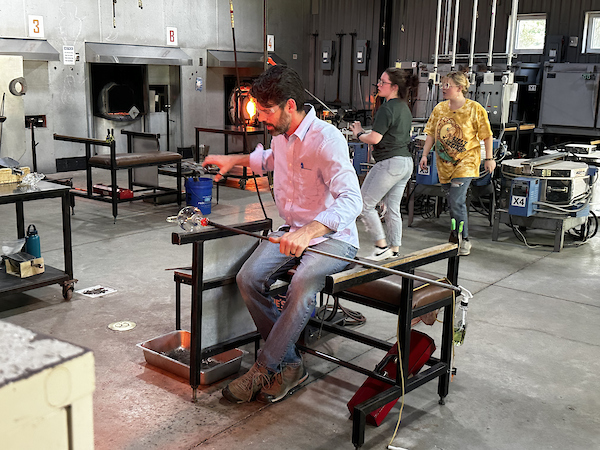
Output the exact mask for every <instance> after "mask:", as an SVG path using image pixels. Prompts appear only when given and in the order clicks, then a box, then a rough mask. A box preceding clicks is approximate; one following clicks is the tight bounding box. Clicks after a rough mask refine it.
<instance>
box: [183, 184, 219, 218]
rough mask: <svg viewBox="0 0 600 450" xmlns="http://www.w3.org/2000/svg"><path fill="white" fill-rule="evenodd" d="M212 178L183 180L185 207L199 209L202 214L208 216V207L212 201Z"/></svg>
mask: <svg viewBox="0 0 600 450" xmlns="http://www.w3.org/2000/svg"><path fill="white" fill-rule="evenodd" d="M212 187H213V181H212V178H198V181H194V179H193V178H186V180H185V203H186V205H187V206H195V207H196V208H200V211H202V214H204V215H207V214H210V205H211V201H212Z"/></svg>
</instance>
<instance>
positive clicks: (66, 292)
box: [63, 285, 74, 301]
mask: <svg viewBox="0 0 600 450" xmlns="http://www.w3.org/2000/svg"><path fill="white" fill-rule="evenodd" d="M73 291H74V288H73V286H72V285H69V286H63V298H64V299H65V300H67V301H70V300H71V299H72V298H73Z"/></svg>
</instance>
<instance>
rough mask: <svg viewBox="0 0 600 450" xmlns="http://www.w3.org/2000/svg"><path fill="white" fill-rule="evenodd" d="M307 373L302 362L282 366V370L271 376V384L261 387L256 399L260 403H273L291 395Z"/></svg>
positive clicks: (304, 379) (306, 376)
mask: <svg viewBox="0 0 600 450" xmlns="http://www.w3.org/2000/svg"><path fill="white" fill-rule="evenodd" d="M307 378H308V373H307V372H306V370H305V369H304V363H302V362H300V365H299V366H295V365H294V366H284V368H283V370H282V371H281V372H279V373H276V374H275V375H273V377H272V378H271V384H270V385H269V386H267V387H265V388H263V389H262V390H261V391H260V393H259V394H258V395H257V396H256V400H258V401H259V402H262V403H275V402H278V401H280V400H283V399H284V398H286V397H287V396H288V395H292V394H293V393H294V392H295V391H296V390H297V389H299V388H300V385H301V384H302V383H303V382H304V381H306V379H307Z"/></svg>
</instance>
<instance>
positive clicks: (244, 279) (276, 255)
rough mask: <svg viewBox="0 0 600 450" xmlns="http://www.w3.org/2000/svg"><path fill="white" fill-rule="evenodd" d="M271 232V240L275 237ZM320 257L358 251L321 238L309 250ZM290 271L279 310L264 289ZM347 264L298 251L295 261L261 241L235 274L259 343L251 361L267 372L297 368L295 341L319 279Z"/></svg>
mask: <svg viewBox="0 0 600 450" xmlns="http://www.w3.org/2000/svg"><path fill="white" fill-rule="evenodd" d="M283 233H284V232H283V231H276V232H275V233H273V234H271V236H274V235H275V236H281V235H283ZM311 248H315V249H318V250H321V251H323V252H326V253H331V254H334V255H338V256H344V257H346V258H350V259H353V258H354V256H355V255H356V252H357V251H358V249H357V248H356V247H354V246H352V245H350V244H348V243H346V242H343V241H339V240H336V239H327V240H326V241H324V242H321V243H319V244H317V245H314V246H311ZM296 265H297V268H296V272H295V274H294V276H293V277H292V281H291V282H290V285H289V286H288V289H287V294H286V301H285V305H284V307H283V311H281V312H280V311H279V310H278V309H277V307H276V306H275V303H274V301H273V299H272V298H271V296H270V295H269V288H270V286H271V285H272V284H273V283H274V282H275V281H276V280H277V278H278V277H279V276H281V275H283V274H285V273H287V271H288V270H289V269H291V268H292V267H294V266H296ZM347 265H348V263H347V262H346V261H341V260H339V259H334V258H331V257H329V256H323V255H319V254H317V253H312V252H308V251H307V252H304V254H303V255H302V256H301V257H300V258H295V257H290V256H286V255H283V254H281V253H280V252H279V244H273V243H272V242H269V241H261V242H260V244H259V246H258V248H257V249H256V250H255V251H254V252H253V253H252V255H250V258H248V260H247V261H246V262H245V263H244V265H243V266H242V268H241V269H240V271H239V272H238V274H237V277H236V280H237V284H238V287H239V289H240V292H241V294H242V298H243V299H244V302H245V303H246V306H247V307H248V311H249V312H250V315H251V316H252V319H253V320H254V323H255V324H256V328H257V329H258V331H259V333H260V334H261V336H262V338H263V339H264V340H265V344H264V346H263V348H262V350H261V352H260V354H259V355H258V359H257V362H258V364H260V365H261V366H263V367H266V368H267V369H269V370H270V371H272V372H280V371H281V369H282V368H283V366H286V365H290V364H291V365H295V364H300V363H301V361H302V358H301V357H300V354H299V353H298V351H297V349H296V341H297V340H298V338H299V337H300V333H302V330H304V327H305V326H306V324H307V323H308V320H309V319H310V317H311V314H312V312H313V311H314V308H315V300H316V295H317V293H318V292H319V291H320V290H321V289H323V287H324V286H325V277H326V276H327V275H330V274H332V273H336V272H339V271H341V270H343V269H345V268H346V266H347Z"/></svg>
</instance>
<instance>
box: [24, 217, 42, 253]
mask: <svg viewBox="0 0 600 450" xmlns="http://www.w3.org/2000/svg"><path fill="white" fill-rule="evenodd" d="M25 251H26V252H27V253H29V254H30V255H31V256H35V257H36V258H41V257H42V252H41V249H40V236H39V235H38V232H37V230H36V228H35V225H34V224H31V225H29V226H28V227H27V241H26V243H25Z"/></svg>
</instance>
